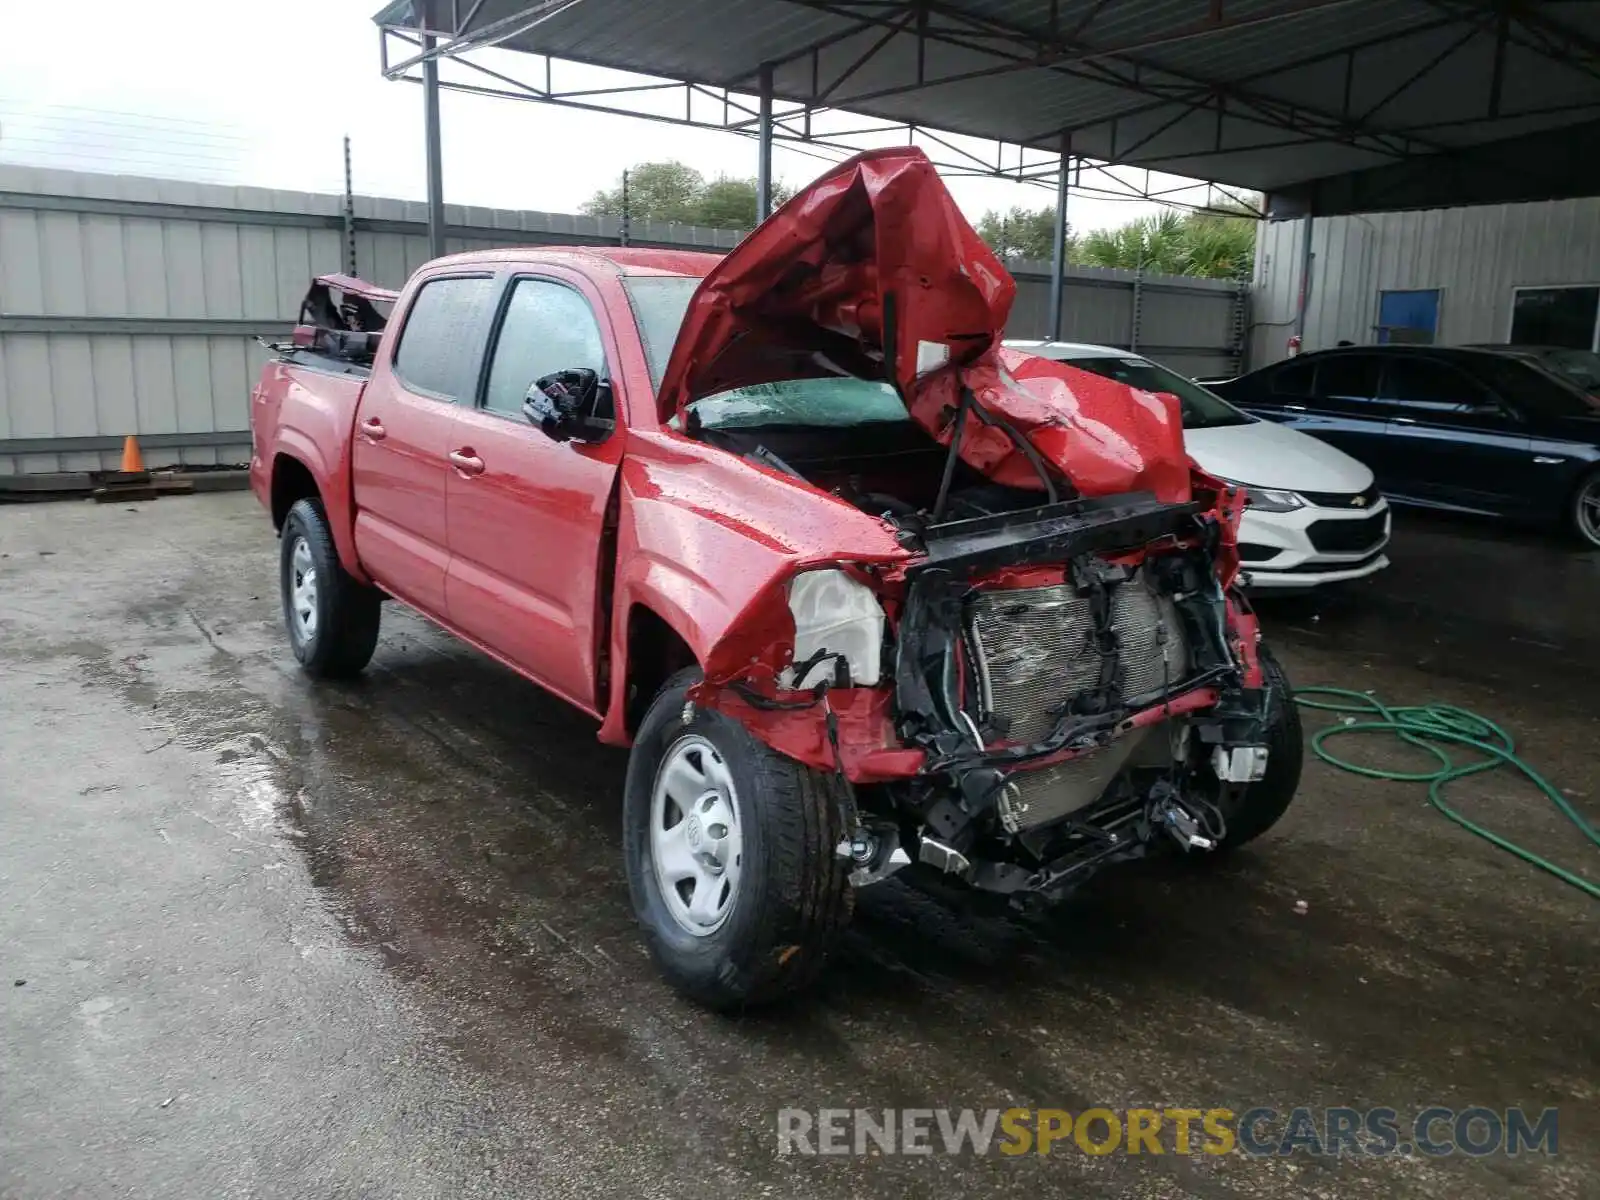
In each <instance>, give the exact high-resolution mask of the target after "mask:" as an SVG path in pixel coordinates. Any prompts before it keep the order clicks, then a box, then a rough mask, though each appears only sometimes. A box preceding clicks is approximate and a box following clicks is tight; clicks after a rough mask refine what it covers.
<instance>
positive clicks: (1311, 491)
mask: <svg viewBox="0 0 1600 1200" xmlns="http://www.w3.org/2000/svg"><path fill="white" fill-rule="evenodd" d="M1006 345H1007V346H1010V347H1012V348H1013V349H1016V350H1022V351H1025V352H1027V353H1029V354H1037V355H1039V356H1040V357H1041V358H1049V359H1054V360H1055V361H1057V362H1064V363H1069V364H1071V365H1072V366H1074V367H1078V368H1080V369H1082V370H1085V371H1092V372H1094V374H1096V375H1104V376H1105V377H1106V378H1108V379H1115V380H1116V381H1117V382H1119V383H1126V384H1128V385H1129V386H1131V387H1136V388H1142V389H1143V390H1145V391H1147V392H1171V393H1172V394H1173V395H1175V396H1177V398H1178V402H1179V404H1180V405H1181V406H1182V408H1183V440H1184V445H1185V447H1186V448H1187V449H1188V451H1189V456H1190V457H1191V458H1193V459H1194V461H1195V462H1196V463H1197V464H1199V466H1200V469H1201V470H1203V471H1207V472H1209V473H1210V474H1212V475H1217V476H1220V477H1221V478H1223V479H1227V480H1230V481H1232V482H1234V483H1239V484H1243V485H1244V487H1245V489H1246V492H1247V494H1248V496H1249V499H1248V501H1247V504H1246V507H1245V512H1244V519H1243V521H1242V522H1241V523H1240V526H1239V557H1240V558H1241V559H1242V560H1243V563H1244V569H1245V570H1246V571H1247V572H1248V573H1249V577H1250V584H1249V586H1250V588H1251V589H1252V590H1261V591H1266V590H1274V591H1287V590H1291V589H1296V590H1298V589H1304V588H1311V587H1316V586H1317V585H1318V584H1323V583H1340V582H1343V581H1346V580H1350V579H1361V578H1364V577H1365V576H1368V575H1371V574H1372V573H1373V572H1375V571H1381V570H1382V569H1383V568H1384V567H1386V566H1388V565H1389V560H1388V558H1387V557H1386V556H1385V555H1384V553H1383V550H1384V547H1385V546H1387V545H1388V544H1389V515H1390V514H1389V502H1388V501H1387V500H1385V499H1384V498H1383V496H1382V494H1381V493H1379V491H1378V488H1377V484H1376V483H1375V482H1374V479H1373V475H1372V471H1371V470H1370V469H1369V468H1368V467H1367V466H1366V465H1365V464H1363V463H1360V462H1357V461H1356V460H1355V459H1353V458H1351V457H1350V456H1349V455H1348V454H1346V453H1344V451H1342V450H1336V449H1334V448H1333V447H1332V446H1330V445H1328V444H1327V443H1326V442H1323V441H1318V440H1317V439H1316V438H1314V437H1311V436H1310V435H1308V434H1304V433H1298V432H1296V431H1295V430H1293V429H1288V428H1285V427H1284V426H1282V425H1277V424H1274V423H1273V422H1271V421H1263V420H1260V419H1259V418H1257V417H1252V416H1250V415H1249V414H1248V413H1244V412H1240V411H1239V410H1238V409H1237V408H1234V407H1233V405H1231V404H1229V403H1228V402H1227V401H1226V400H1224V399H1222V397H1220V396H1217V395H1213V394H1212V393H1211V392H1208V391H1206V390H1205V389H1204V388H1203V387H1201V386H1200V385H1199V384H1197V383H1195V382H1194V381H1193V380H1189V379H1185V378H1184V377H1183V376H1181V375H1178V374H1177V373H1175V372H1173V371H1169V370H1168V369H1167V368H1166V367H1163V366H1161V365H1160V364H1159V363H1153V362H1151V361H1150V360H1149V359H1147V358H1141V357H1140V356H1139V355H1137V354H1132V353H1130V352H1128V351H1126V350H1117V349H1114V348H1113V347H1110V346H1086V345H1079V344H1077V343H1074V342H1039V341H1024V340H1021V339H1016V340H1010V341H1007V342H1006Z"/></svg>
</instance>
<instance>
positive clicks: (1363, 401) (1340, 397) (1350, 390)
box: [1284, 352, 1389, 487]
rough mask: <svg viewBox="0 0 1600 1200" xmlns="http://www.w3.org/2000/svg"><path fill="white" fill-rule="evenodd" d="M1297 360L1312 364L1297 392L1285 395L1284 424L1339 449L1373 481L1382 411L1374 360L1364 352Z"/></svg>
mask: <svg viewBox="0 0 1600 1200" xmlns="http://www.w3.org/2000/svg"><path fill="white" fill-rule="evenodd" d="M1302 365H1304V366H1306V367H1313V368H1315V373H1314V375H1313V376H1312V379H1311V381H1310V387H1309V389H1308V391H1307V393H1306V394H1305V395H1303V396H1298V397H1293V396H1286V397H1284V400H1285V405H1284V407H1285V411H1286V412H1287V414H1288V416H1289V419H1288V420H1287V422H1286V424H1288V425H1290V426H1292V427H1293V428H1295V429H1298V430H1300V431H1301V432H1302V433H1309V434H1311V435H1312V436H1313V437H1317V438H1320V439H1322V440H1323V441H1325V442H1327V443H1328V444H1329V445H1331V446H1336V447H1338V448H1339V449H1340V450H1343V451H1344V452H1345V453H1346V454H1348V455H1350V456H1351V457H1352V458H1355V459H1357V460H1359V461H1360V462H1363V463H1365V464H1366V465H1367V466H1369V467H1370V468H1372V472H1373V474H1374V475H1376V476H1377V478H1378V485H1379V487H1383V486H1384V482H1385V475H1386V474H1388V473H1389V472H1388V471H1386V469H1385V468H1386V456H1385V449H1386V447H1385V443H1384V437H1383V431H1384V426H1385V424H1386V423H1387V421H1388V415H1389V414H1388V413H1387V411H1385V409H1384V406H1383V405H1382V404H1381V403H1380V402H1379V401H1378V400H1377V399H1376V398H1375V397H1376V396H1377V392H1378V378H1379V366H1378V363H1377V362H1376V360H1375V359H1374V358H1373V356H1372V355H1370V354H1360V353H1343V352H1335V353H1332V354H1319V355H1318V356H1316V357H1315V358H1311V359H1307V360H1306V361H1305V362H1304V363H1303V364H1302Z"/></svg>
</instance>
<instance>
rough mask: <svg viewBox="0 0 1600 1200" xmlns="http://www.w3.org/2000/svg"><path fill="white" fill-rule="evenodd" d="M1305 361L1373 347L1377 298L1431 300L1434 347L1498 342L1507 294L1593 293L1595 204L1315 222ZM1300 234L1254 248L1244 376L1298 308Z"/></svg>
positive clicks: (1276, 347) (1267, 354) (1277, 236)
mask: <svg viewBox="0 0 1600 1200" xmlns="http://www.w3.org/2000/svg"><path fill="white" fill-rule="evenodd" d="M1312 229H1313V232H1312V236H1311V251H1312V253H1313V254H1314V255H1315V259H1314V260H1313V264H1312V269H1311V299H1310V304H1309V307H1308V308H1307V312H1306V332H1305V343H1304V347H1303V348H1304V349H1305V350H1320V349H1324V348H1326V347H1328V346H1332V345H1335V344H1337V343H1338V342H1339V341H1340V340H1341V339H1347V340H1349V341H1352V342H1355V343H1357V344H1361V343H1364V342H1371V341H1373V340H1374V334H1373V326H1374V325H1376V324H1377V320H1378V293H1379V292H1380V291H1390V290H1396V289H1404V288H1439V289H1440V290H1441V295H1440V298H1439V331H1438V340H1439V342H1441V343H1444V344H1452V345H1459V344H1462V343H1466V342H1497V341H1504V340H1505V339H1506V337H1507V336H1508V335H1509V333H1510V329H1511V296H1512V289H1513V288H1516V287H1524V286H1529V285H1539V284H1570V283H1596V282H1600V198H1590V199H1583V200H1557V201H1550V202H1547V203H1540V204H1501V205H1485V206H1482V207H1474V208H1443V209H1431V210H1428V211H1426V212H1401V213H1372V214H1369V215H1364V216H1346V217H1318V218H1317V219H1316V221H1315V222H1314V223H1313V227H1312ZM1303 246H1304V241H1303V225H1302V223H1301V222H1299V221H1282V222H1277V223H1272V224H1263V225H1262V226H1261V233H1260V235H1259V236H1258V237H1257V239H1256V289H1255V296H1254V299H1253V305H1252V307H1253V311H1252V316H1251V330H1250V356H1249V361H1250V365H1251V366H1252V367H1257V366H1262V365H1264V364H1266V363H1269V362H1275V361H1277V360H1278V359H1280V358H1283V357H1284V354H1285V342H1286V341H1287V339H1288V337H1289V335H1290V334H1291V333H1293V332H1294V322H1295V313H1296V310H1297V308H1298V304H1299V298H1300V275H1301V253H1302V248H1303Z"/></svg>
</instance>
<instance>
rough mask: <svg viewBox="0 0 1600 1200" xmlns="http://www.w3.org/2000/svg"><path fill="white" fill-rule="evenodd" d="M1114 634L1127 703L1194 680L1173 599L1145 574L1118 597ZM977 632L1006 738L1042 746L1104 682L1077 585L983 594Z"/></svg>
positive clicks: (989, 692) (989, 701)
mask: <svg viewBox="0 0 1600 1200" xmlns="http://www.w3.org/2000/svg"><path fill="white" fill-rule="evenodd" d="M1111 627H1112V629H1113V630H1115V632H1116V635H1117V643H1118V646H1119V647H1120V650H1121V659H1122V669H1123V680H1122V692H1123V695H1125V696H1130V697H1131V696H1142V695H1147V694H1149V693H1151V692H1156V691H1160V690H1161V689H1162V688H1163V687H1165V686H1167V685H1168V684H1169V683H1177V682H1178V681H1179V680H1181V679H1183V678H1184V677H1185V676H1186V675H1187V674H1188V673H1189V647H1188V644H1187V642H1186V641H1185V640H1184V636H1183V626H1182V624H1181V623H1180V621H1179V619H1178V613H1177V608H1176V606H1175V605H1174V604H1173V602H1172V599H1171V597H1169V596H1157V595H1155V594H1154V593H1153V592H1151V591H1150V589H1149V588H1148V587H1146V586H1145V576H1144V572H1142V571H1140V572H1137V573H1136V574H1135V575H1134V576H1133V577H1132V578H1131V579H1129V580H1127V581H1126V582H1125V583H1123V584H1121V585H1119V586H1118V587H1117V588H1116V589H1115V590H1114V591H1113V592H1112V599H1111ZM972 629H973V634H974V637H975V640H976V643H977V646H976V649H977V651H978V654H979V657H980V659H981V660H982V661H981V663H980V664H979V676H980V679H982V680H983V686H984V691H985V693H986V694H985V696H984V703H985V705H986V707H987V708H988V709H989V711H991V712H993V713H994V714H995V715H997V716H999V717H1002V718H1004V719H1005V721H1006V722H1007V729H1006V738H1007V740H1009V741H1013V742H1034V741H1038V740H1039V739H1040V738H1042V737H1044V736H1045V735H1046V734H1048V733H1049V732H1050V730H1051V728H1052V727H1053V726H1054V725H1055V722H1056V710H1058V709H1060V707H1061V706H1062V705H1063V704H1065V703H1066V702H1067V701H1068V700H1069V699H1071V698H1072V697H1073V696H1075V695H1077V694H1078V693H1080V692H1084V691H1087V690H1088V689H1089V688H1092V687H1094V686H1095V685H1096V684H1097V683H1098V682H1099V679H1100V652H1099V649H1098V647H1097V646H1096V645H1095V640H1094V625H1093V618H1092V617H1091V616H1090V612H1089V600H1088V598H1087V597H1083V596H1079V595H1078V594H1077V593H1076V591H1075V590H1074V589H1073V587H1072V585H1071V584H1066V583H1062V584H1053V585H1051V586H1049V587H1035V588H1013V589H1009V590H1003V591H986V592H979V593H978V595H977V596H976V598H975V599H974V601H973V605H972Z"/></svg>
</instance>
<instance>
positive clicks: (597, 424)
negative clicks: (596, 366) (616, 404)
mask: <svg viewBox="0 0 1600 1200" xmlns="http://www.w3.org/2000/svg"><path fill="white" fill-rule="evenodd" d="M610 386H611V385H610V384H608V383H603V382H601V379H600V375H599V372H597V371H592V370H590V369H589V368H587V367H578V368H575V369H573V370H570V371H556V372H554V373H553V374H550V375H546V376H544V377H543V378H540V379H536V380H534V382H533V385H532V386H531V387H529V388H528V395H527V397H526V398H525V399H524V400H523V402H522V412H523V415H524V416H526V417H527V418H528V421H529V423H530V424H532V425H533V426H535V427H536V428H537V429H538V430H539V432H540V433H542V434H544V435H545V437H547V438H549V439H550V440H551V441H556V442H573V441H577V442H598V441H603V440H604V439H605V438H606V437H608V436H610V434H611V430H612V427H613V425H614V422H612V421H610V420H607V419H605V418H602V417H599V416H596V415H595V414H596V409H597V401H598V400H599V399H600V394H601V389H602V388H609V387H610Z"/></svg>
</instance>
